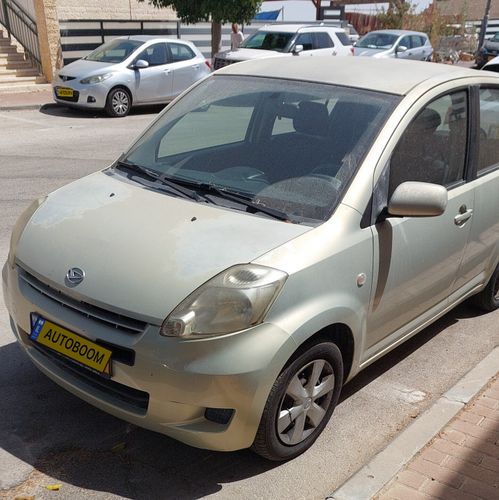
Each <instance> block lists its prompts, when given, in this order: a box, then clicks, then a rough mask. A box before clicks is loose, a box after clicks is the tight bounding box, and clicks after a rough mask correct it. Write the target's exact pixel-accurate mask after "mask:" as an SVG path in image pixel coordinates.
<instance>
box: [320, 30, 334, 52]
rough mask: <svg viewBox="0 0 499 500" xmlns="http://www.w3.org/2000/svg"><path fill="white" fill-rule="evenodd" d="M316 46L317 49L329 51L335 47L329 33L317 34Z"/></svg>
mask: <svg viewBox="0 0 499 500" xmlns="http://www.w3.org/2000/svg"><path fill="white" fill-rule="evenodd" d="M315 45H316V47H315V48H316V49H327V48H329V47H334V43H333V41H332V40H331V37H330V36H329V35H328V34H327V33H315Z"/></svg>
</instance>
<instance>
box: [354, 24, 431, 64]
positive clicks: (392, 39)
mask: <svg viewBox="0 0 499 500" xmlns="http://www.w3.org/2000/svg"><path fill="white" fill-rule="evenodd" d="M432 54H433V47H432V46H431V42H430V39H429V38H428V35H427V34H426V33H420V32H419V31H407V30H379V31H371V32H370V33H367V34H366V35H364V36H363V37H362V38H361V39H360V40H359V41H358V42H357V43H356V44H355V47H354V55H356V56H363V57H396V58H398V59H413V60H416V61H431V56H432Z"/></svg>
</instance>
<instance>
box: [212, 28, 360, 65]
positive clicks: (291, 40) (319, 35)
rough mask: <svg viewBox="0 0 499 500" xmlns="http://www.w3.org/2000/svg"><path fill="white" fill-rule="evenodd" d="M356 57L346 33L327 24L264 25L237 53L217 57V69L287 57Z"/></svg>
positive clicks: (220, 53)
mask: <svg viewBox="0 0 499 500" xmlns="http://www.w3.org/2000/svg"><path fill="white" fill-rule="evenodd" d="M298 54H300V55H304V56H305V55H307V56H315V55H321V56H325V55H330V56H352V55H353V46H352V42H351V40H350V38H349V37H348V35H347V33H346V31H345V30H344V29H342V28H337V27H333V26H326V25H303V24H276V25H269V26H263V27H262V28H260V29H259V30H258V31H256V32H255V33H253V34H252V35H251V36H249V37H248V38H246V40H244V41H243V43H242V44H241V47H239V48H238V49H237V50H230V51H225V52H219V53H218V54H216V55H215V59H214V64H213V66H214V69H220V68H223V67H224V66H227V65H229V64H232V63H235V62H241V61H247V60H249V59H261V58H263V57H277V56H283V55H289V56H291V55H298Z"/></svg>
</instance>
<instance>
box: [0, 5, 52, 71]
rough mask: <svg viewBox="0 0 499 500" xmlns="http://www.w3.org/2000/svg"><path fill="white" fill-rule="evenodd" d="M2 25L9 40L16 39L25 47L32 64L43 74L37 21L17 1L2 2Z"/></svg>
mask: <svg viewBox="0 0 499 500" xmlns="http://www.w3.org/2000/svg"><path fill="white" fill-rule="evenodd" d="M0 1H1V3H2V8H1V9H0V23H2V24H3V25H4V26H5V28H6V29H7V34H8V36H9V38H11V37H14V38H15V39H16V40H17V41H18V42H19V43H20V44H21V46H22V47H23V49H24V52H25V54H26V56H27V57H28V59H29V60H30V61H31V63H32V64H33V65H34V66H36V67H37V69H38V71H40V72H42V59H41V56H40V47H39V44H38V30H37V28H36V22H35V20H34V19H33V18H32V17H31V16H30V15H29V13H28V12H26V11H25V10H24V8H23V7H22V6H21V5H19V4H18V3H17V2H16V0H0Z"/></svg>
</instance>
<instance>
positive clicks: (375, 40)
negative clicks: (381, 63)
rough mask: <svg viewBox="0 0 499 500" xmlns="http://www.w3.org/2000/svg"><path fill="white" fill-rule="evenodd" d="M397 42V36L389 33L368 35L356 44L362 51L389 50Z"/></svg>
mask: <svg viewBox="0 0 499 500" xmlns="http://www.w3.org/2000/svg"><path fill="white" fill-rule="evenodd" d="M397 40H398V36H397V35H391V34H390V33H368V34H367V35H366V36H364V37H363V38H361V39H360V40H359V41H358V42H357V47H360V48H362V49H390V48H391V47H393V45H394V44H395V42H396V41H397Z"/></svg>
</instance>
